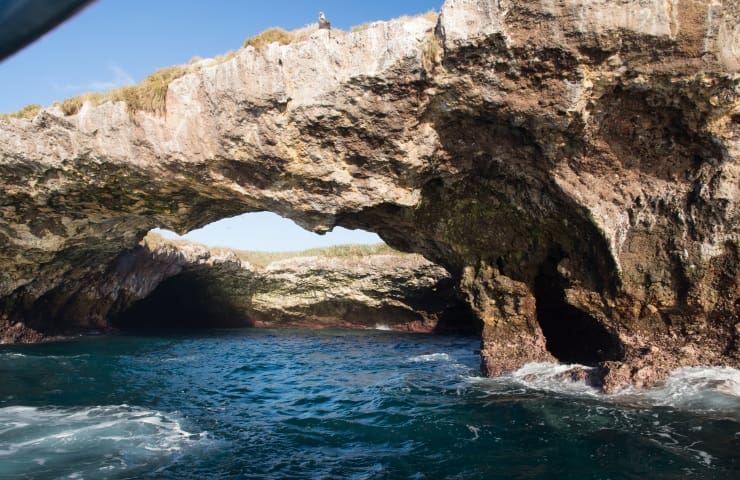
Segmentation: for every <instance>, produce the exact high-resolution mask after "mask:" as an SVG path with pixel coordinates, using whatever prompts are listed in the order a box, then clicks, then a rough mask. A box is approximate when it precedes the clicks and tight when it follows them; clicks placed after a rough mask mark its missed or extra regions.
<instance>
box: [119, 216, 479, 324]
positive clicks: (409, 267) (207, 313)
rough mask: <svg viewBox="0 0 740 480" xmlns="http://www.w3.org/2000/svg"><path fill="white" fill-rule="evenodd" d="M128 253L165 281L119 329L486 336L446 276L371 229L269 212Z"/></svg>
mask: <svg viewBox="0 0 740 480" xmlns="http://www.w3.org/2000/svg"><path fill="white" fill-rule="evenodd" d="M252 232H256V233H254V234H251V235H250V233H252ZM224 247H225V248H224ZM124 255H128V257H125V256H124V258H122V259H120V260H121V262H120V263H123V264H128V265H132V267H130V268H128V270H131V271H137V270H138V271H142V272H150V274H151V272H157V275H159V277H156V278H154V281H152V282H151V291H149V292H146V295H144V296H143V298H140V299H138V300H137V301H135V302H133V303H130V304H128V305H125V307H124V308H122V309H120V310H119V311H118V312H117V313H116V314H114V315H112V316H111V318H110V324H111V325H112V326H114V327H116V328H118V329H120V330H142V329H150V328H154V329H163V328H164V329H166V328H231V327H296V328H357V329H373V328H377V329H388V330H400V331H412V332H427V333H432V332H434V333H458V332H459V333H476V332H478V331H479V330H480V326H479V325H478V322H477V319H476V318H475V316H474V315H473V314H472V312H471V311H470V309H469V307H468V306H467V304H466V303H465V302H463V301H462V300H461V299H460V298H459V297H458V294H457V290H456V288H455V287H456V284H455V282H454V281H453V280H452V279H451V277H450V276H449V274H447V272H446V271H445V270H444V269H442V268H441V267H439V266H437V265H434V264H432V263H430V262H427V261H425V260H423V259H422V257H420V256H418V255H408V254H403V253H401V252H398V251H396V250H393V249H392V248H390V247H389V246H388V245H386V244H385V243H384V242H383V241H382V240H381V239H380V237H378V236H377V235H376V234H374V233H370V232H366V231H362V230H347V229H343V228H336V229H335V230H334V231H332V232H330V233H328V234H326V235H323V236H320V235H317V234H314V233H311V232H308V231H306V230H303V229H302V228H300V227H298V226H297V225H295V224H294V223H293V222H291V221H290V220H286V219H283V218H281V217H278V216H277V215H274V214H271V213H266V212H263V213H259V214H247V215H242V216H240V217H234V218H231V219H226V220H221V221H218V222H215V223H213V224H211V225H208V226H206V227H204V228H202V229H199V230H195V231H193V232H190V233H189V234H187V235H185V236H183V237H179V236H177V235H176V234H174V233H172V232H168V231H163V230H155V231H153V232H150V234H149V235H148V236H147V237H146V238H145V239H144V242H143V243H142V245H141V246H140V247H139V248H137V249H136V250H135V251H133V252H130V253H126V254H124Z"/></svg>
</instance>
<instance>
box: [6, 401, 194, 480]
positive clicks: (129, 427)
mask: <svg viewBox="0 0 740 480" xmlns="http://www.w3.org/2000/svg"><path fill="white" fill-rule="evenodd" d="M0 425H3V429H2V430H0V456H2V459H3V460H2V462H0V478H6V477H11V478H12V477H14V476H18V475H21V474H24V475H26V474H27V475H30V476H33V472H34V470H33V469H34V468H35V467H36V468H39V469H43V470H44V471H48V470H49V469H55V470H57V469H58V470H59V476H60V477H63V476H68V477H69V478H72V477H73V476H76V478H94V477H95V475H94V473H93V470H90V471H87V470H86V468H93V467H92V465H94V466H95V467H94V469H95V471H97V470H99V469H103V468H104V469H106V470H125V469H126V468H127V465H133V466H136V467H143V466H146V465H148V464H150V463H153V464H160V463H161V462H162V461H165V462H166V460H167V457H168V456H171V455H172V454H173V453H175V452H178V451H181V450H182V449H184V448H187V447H190V446H192V445H193V444H194V443H195V442H197V441H199V440H201V439H204V438H206V434H205V433H202V434H191V433H189V432H187V431H185V430H184V429H183V428H182V425H181V424H180V421H179V420H178V419H177V418H175V417H173V416H170V415H166V414H164V413H161V412H158V411H156V410H149V409H144V408H139V407H131V406H128V405H113V406H97V407H86V408H36V407H25V406H14V407H5V408H0ZM70 452H74V453H75V458H76V463H73V464H70V462H69V459H68V454H69V453H70ZM124 456H125V461H124V458H123V457H124ZM78 457H81V458H78ZM101 459H103V460H101Z"/></svg>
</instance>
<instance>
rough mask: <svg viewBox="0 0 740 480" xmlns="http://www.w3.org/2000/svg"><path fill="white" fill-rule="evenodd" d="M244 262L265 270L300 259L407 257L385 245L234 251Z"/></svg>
mask: <svg viewBox="0 0 740 480" xmlns="http://www.w3.org/2000/svg"><path fill="white" fill-rule="evenodd" d="M233 252H234V253H235V254H236V256H238V257H239V258H241V259H242V260H244V261H246V262H249V263H250V264H252V265H253V266H254V267H255V268H265V267H266V266H267V265H269V264H271V263H272V262H277V261H278V260H287V259H290V258H298V257H327V258H342V259H351V258H359V257H367V256H370V255H407V254H405V253H403V252H399V251H398V250H394V249H393V248H391V247H389V246H388V245H386V244H385V243H376V244H373V245H335V246H333V247H324V248H311V249H308V250H302V251H296V252H257V251H249V250H233Z"/></svg>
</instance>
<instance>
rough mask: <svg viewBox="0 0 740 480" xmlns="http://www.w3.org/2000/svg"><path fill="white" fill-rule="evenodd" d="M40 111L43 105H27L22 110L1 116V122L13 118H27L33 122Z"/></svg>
mask: <svg viewBox="0 0 740 480" xmlns="http://www.w3.org/2000/svg"><path fill="white" fill-rule="evenodd" d="M40 110H41V105H37V104H35V103H34V104H33V105H27V106H25V107H23V108H21V109H20V110H18V111H17V112H13V113H3V114H0V120H9V119H11V118H27V119H29V120H31V119H32V118H33V117H35V116H36V114H37V113H39V111H40Z"/></svg>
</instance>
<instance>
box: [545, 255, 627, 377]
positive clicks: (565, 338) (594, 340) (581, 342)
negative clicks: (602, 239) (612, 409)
mask: <svg viewBox="0 0 740 480" xmlns="http://www.w3.org/2000/svg"><path fill="white" fill-rule="evenodd" d="M565 259H566V257H565V256H564V255H563V254H562V253H560V252H555V253H553V254H551V255H550V256H549V257H548V259H547V260H546V261H545V262H544V263H543V264H542V265H541V267H540V270H539V273H538V275H537V278H536V279H535V298H536V301H537V320H538V322H539V324H540V327H541V328H542V333H543V334H544V336H545V339H546V342H547V350H548V351H549V352H550V353H551V354H552V355H553V356H554V357H555V358H557V359H558V360H559V361H561V362H565V363H580V364H584V365H593V364H596V363H598V362H603V361H607V360H619V359H621V358H622V356H623V352H622V348H621V344H620V342H619V340H618V339H617V337H616V335H614V334H612V333H610V332H609V331H608V330H607V329H606V328H605V327H604V326H603V325H602V324H601V323H600V322H599V321H598V320H597V319H596V318H594V317H593V316H591V315H589V314H588V313H586V312H584V311H582V310H580V309H578V308H576V307H574V306H572V305H570V304H568V303H567V302H566V300H565V288H566V286H567V283H568V280H567V279H566V278H564V276H563V274H562V273H560V272H559V271H558V264H559V263H560V262H561V261H563V260H565Z"/></svg>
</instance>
